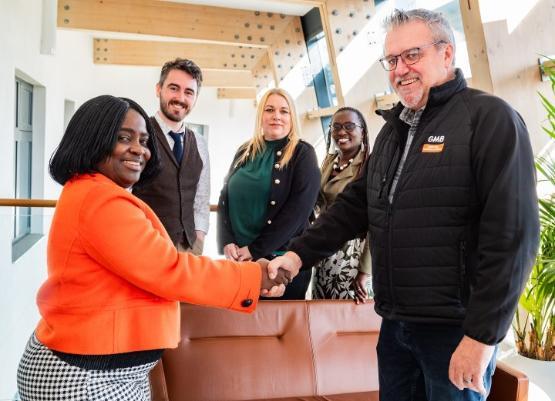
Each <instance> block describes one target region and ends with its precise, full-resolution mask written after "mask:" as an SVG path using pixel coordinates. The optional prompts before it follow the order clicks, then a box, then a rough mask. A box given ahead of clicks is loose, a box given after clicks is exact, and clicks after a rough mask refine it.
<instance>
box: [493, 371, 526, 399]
mask: <svg viewBox="0 0 555 401" xmlns="http://www.w3.org/2000/svg"><path fill="white" fill-rule="evenodd" d="M488 401H528V377H527V376H526V375H525V374H524V373H522V372H520V371H518V370H516V369H514V368H511V367H510V366H509V365H507V364H506V363H504V362H502V361H497V367H496V369H495V373H494V375H493V382H492V385H491V392H490V395H489V397H488Z"/></svg>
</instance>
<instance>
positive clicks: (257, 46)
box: [57, 0, 324, 98]
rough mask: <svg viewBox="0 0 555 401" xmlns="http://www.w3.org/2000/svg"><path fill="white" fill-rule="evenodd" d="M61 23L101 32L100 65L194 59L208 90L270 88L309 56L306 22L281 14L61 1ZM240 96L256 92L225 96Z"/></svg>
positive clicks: (107, 0)
mask: <svg viewBox="0 0 555 401" xmlns="http://www.w3.org/2000/svg"><path fill="white" fill-rule="evenodd" d="M286 1H287V2H288V3H297V4H304V5H310V6H313V5H317V4H319V3H320V0H286ZM322 1H324V0H322ZM57 23H58V28H61V29H78V30H90V31H96V33H95V38H94V46H93V52H94V54H93V60H94V62H95V63H97V64H120V65H150V66H161V65H162V64H163V63H164V62H165V61H167V60H171V59H173V58H175V57H185V58H190V59H192V60H194V61H195V62H197V63H198V64H199V66H201V68H203V71H205V72H207V74H206V73H205V75H206V76H207V77H210V78H209V79H206V82H205V83H204V84H205V85H206V86H218V87H222V88H246V87H252V88H253V89H255V90H256V91H258V90H262V89H263V88H264V87H266V86H267V85H269V84H271V83H272V81H274V82H275V80H276V79H278V80H281V79H282V78H283V76H284V74H285V73H286V72H287V70H289V69H291V68H293V67H292V66H293V65H294V64H295V59H298V58H302V57H303V56H305V55H306V45H305V43H304V39H303V35H302V30H301V29H300V18H299V17H298V16H292V15H286V14H279V13H273V12H262V11H252V10H239V9H232V8H223V7H214V6H206V5H198V4H186V3H184V2H179V3H176V2H170V1H159V0H59V1H58V22H57ZM102 32H123V33H127V34H133V40H121V39H109V38H105V37H102V36H103V35H102ZM141 35H156V36H166V37H171V38H172V39H171V41H164V40H152V39H151V37H149V39H150V40H142V38H141ZM175 38H178V39H177V40H178V41H176V39H175ZM280 54H281V55H280ZM210 70H212V71H210ZM237 70H242V71H237ZM247 74H248V76H249V77H250V78H249V79H247ZM226 75H228V77H226ZM255 76H256V78H255ZM233 93H237V94H238V96H239V97H241V98H244V97H245V96H246V94H247V93H248V94H251V95H252V93H253V91H235V92H233V91H228V92H222V98H224V97H225V98H229V97H230V96H232V95H231V94H233ZM253 97H254V96H253Z"/></svg>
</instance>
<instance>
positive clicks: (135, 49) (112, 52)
mask: <svg viewBox="0 0 555 401" xmlns="http://www.w3.org/2000/svg"><path fill="white" fill-rule="evenodd" d="M93 52H94V56H93V60H94V63H95V64H120V65H149V66H161V65H162V64H164V63H165V62H166V61H168V60H173V59H174V58H176V57H181V58H189V59H191V60H193V61H195V63H197V64H198V65H199V66H200V67H201V68H203V69H204V68H212V69H233V70H252V69H253V68H254V66H255V65H256V64H257V63H258V61H259V60H260V58H261V57H263V56H264V55H265V54H266V50H265V49H263V48H258V47H245V46H230V45H216V44H207V43H183V42H162V41H141V40H118V39H102V38H95V39H94V46H93Z"/></svg>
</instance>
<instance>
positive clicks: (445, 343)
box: [377, 319, 497, 401]
mask: <svg viewBox="0 0 555 401" xmlns="http://www.w3.org/2000/svg"><path fill="white" fill-rule="evenodd" d="M463 336H464V332H463V330H462V328H461V327H458V326H449V325H439V324H427V323H410V322H401V321H396V320H386V319H384V320H383V321H382V326H381V330H380V337H379V340H378V347H377V351H378V368H379V379H380V401H485V399H486V397H484V396H482V395H480V394H479V393H477V392H475V391H472V390H469V389H464V390H463V391H460V390H459V389H457V388H456V387H455V386H454V385H453V383H451V381H450V380H449V362H450V360H451V355H452V354H453V352H454V351H455V348H457V345H458V344H459V342H460V341H461V339H462V338H463ZM496 351H497V348H496ZM494 370H495V352H494V353H493V357H492V360H491V361H490V363H489V365H488V367H487V369H486V373H485V375H484V387H485V388H486V390H487V391H488V392H489V390H490V388H491V378H492V376H493V372H494Z"/></svg>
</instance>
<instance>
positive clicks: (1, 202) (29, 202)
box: [0, 198, 218, 212]
mask: <svg viewBox="0 0 555 401" xmlns="http://www.w3.org/2000/svg"><path fill="white" fill-rule="evenodd" d="M56 202H57V201H56V200H55V199H10V198H3V199H2V198H0V207H1V206H17V207H56ZM210 211H211V212H217V211H218V205H210Z"/></svg>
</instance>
